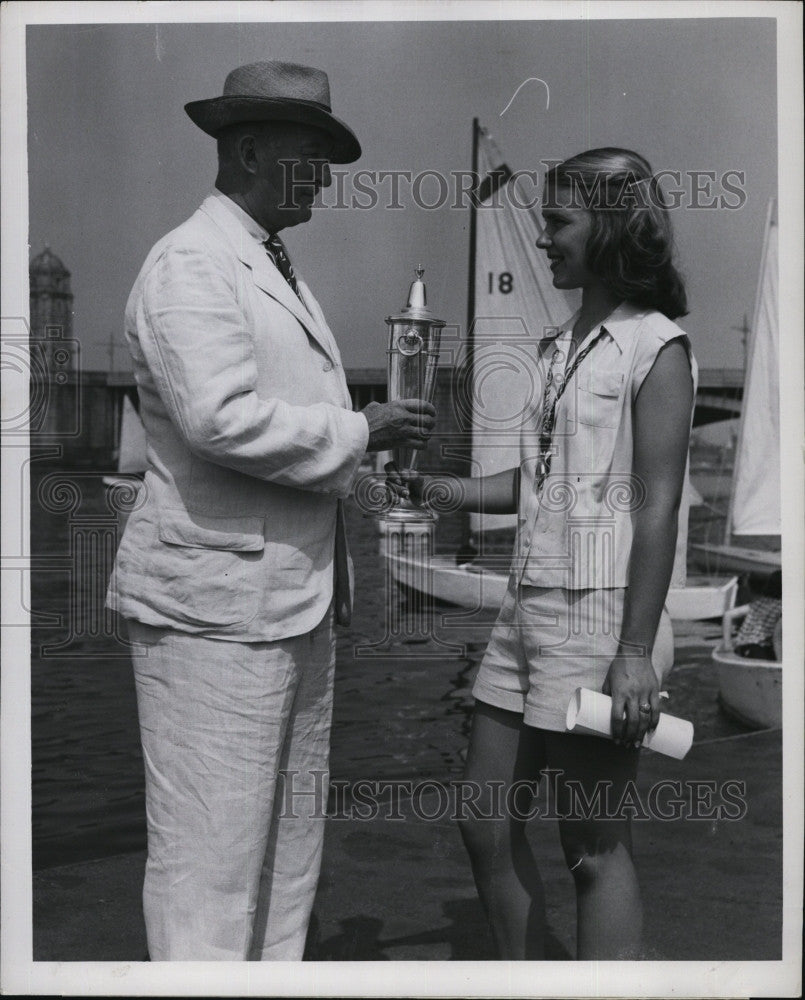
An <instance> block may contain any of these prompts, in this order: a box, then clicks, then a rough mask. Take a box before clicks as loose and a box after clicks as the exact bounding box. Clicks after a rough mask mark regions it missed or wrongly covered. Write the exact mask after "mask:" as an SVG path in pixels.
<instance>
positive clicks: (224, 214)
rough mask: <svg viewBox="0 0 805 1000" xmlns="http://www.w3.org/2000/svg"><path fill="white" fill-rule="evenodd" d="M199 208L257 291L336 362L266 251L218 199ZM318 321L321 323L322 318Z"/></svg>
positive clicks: (324, 334) (325, 335)
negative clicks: (277, 305)
mask: <svg viewBox="0 0 805 1000" xmlns="http://www.w3.org/2000/svg"><path fill="white" fill-rule="evenodd" d="M201 208H202V211H204V212H205V213H206V214H207V215H209V216H210V217H211V218H212V220H213V221H214V222H215V223H216V225H217V226H218V227H219V229H221V230H222V231H223V234H224V235H225V236H226V238H227V240H228V242H229V244H230V245H231V246H232V248H233V250H234V251H235V253H236V255H237V257H238V259H239V260H241V261H242V262H243V263H244V264H245V265H246V266H247V267H248V268H249V270H250V271H251V273H252V278H253V280H254V283H255V284H256V285H257V287H258V288H260V289H261V290H262V291H264V292H265V293H266V294H267V295H270V296H271V297H272V298H273V299H276V300H277V301H278V302H280V303H281V304H282V305H283V306H285V308H286V309H287V310H288V311H289V312H291V313H293V315H294V316H295V317H296V318H297V319H298V320H299V322H300V323H301V324H302V326H303V327H304V328H305V330H306V331H307V332H308V334H309V335H310V336H311V337H313V339H314V340H315V341H316V342H317V343H318V344H319V345H320V347H321V348H322V349H323V350H324V351H326V353H327V354H328V355H329V356H330V357H331V358H332V360H333V361H335V362H338V361H339V358H338V352H337V348H336V350H335V353H334V352H333V348H334V346H335V343H334V341H333V338H332V334H331V333H330V331H329V329H327V325H326V323H325V324H324V329H321V328H320V326H319V323H318V322H317V317H316V316H314V315H313V314H312V313H311V312H310V310H309V309H308V308H306V306H305V305H304V304H303V303H302V302H301V301H300V299H299V297H298V296H297V295H296V294H295V293H294V290H293V289H292V288H291V286H290V285H289V284H288V282H287V281H286V280H285V278H283V276H282V275H281V274H280V272H279V271H278V270H277V268H276V267H275V265H274V262H273V261H272V260H271V259H270V258H269V256H268V253H267V252H266V250H265V247H263V246H261V244H260V243H259V242H258V241H257V240H256V239H255V238H254V237H252V236H251V235H250V234H249V233H247V232H246V231H245V230H244V228H243V226H242V225H241V224H240V223H239V222H238V220H237V219H236V218H235V216H234V215H233V214H232V213H231V212H230V211H228V210H227V209H226V208H225V207H224V206H223V205H221V204H220V202H219V200H218V198H216V197H212V196H211V197H209V198H207V199H206V201H205V202H204V203H203V205H202V206H201ZM305 289H307V286H305ZM307 294H308V297H309V298H308V301H309V300H310V292H309V291H308V293H307ZM318 315H319V316H321V310H318ZM321 318H322V320H323V317H321Z"/></svg>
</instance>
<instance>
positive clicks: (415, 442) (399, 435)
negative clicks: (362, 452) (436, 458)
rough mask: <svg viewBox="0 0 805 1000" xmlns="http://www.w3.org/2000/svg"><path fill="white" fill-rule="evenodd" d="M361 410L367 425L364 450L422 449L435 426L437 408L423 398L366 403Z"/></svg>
mask: <svg viewBox="0 0 805 1000" xmlns="http://www.w3.org/2000/svg"><path fill="white" fill-rule="evenodd" d="M361 413H362V414H363V415H364V416H365V417H366V421H367V423H368V424H369V443H368V445H367V446H366V450H367V451H385V450H386V449H389V448H424V447H425V445H426V444H427V443H428V438H430V436H431V434H432V433H433V428H434V426H435V425H436V410H435V409H434V407H433V406H432V405H431V404H430V403H426V402H425V400H424V399H399V400H396V401H395V402H393V403H369V405H368V406H365V407H364V408H363V409H362V410H361Z"/></svg>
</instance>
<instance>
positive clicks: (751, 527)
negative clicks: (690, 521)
mask: <svg viewBox="0 0 805 1000" xmlns="http://www.w3.org/2000/svg"><path fill="white" fill-rule="evenodd" d="M777 233H778V227H777V206H776V201H775V200H772V201H771V202H770V203H769V208H768V212H767V216H766V228H765V234H764V240H763V256H762V260H761V266H760V278H759V280H758V289H757V296H756V301H755V316H754V322H753V324H752V328H751V340H750V345H749V351H748V354H747V376H746V387H745V390H744V398H743V407H742V410H741V420H740V429H739V433H738V448H737V452H736V459H735V468H734V474H733V482H732V490H731V493H730V504H729V512H728V515H727V527H726V532H725V542H724V544H723V545H719V546H710V547H709V548H707V547H704V548H706V551H708V552H709V553H711V554H715V555H717V556H720V557H721V558H722V559H724V560H731V561H732V564H733V565H736V564H737V565H740V566H742V567H745V568H747V569H751V570H754V571H758V570H765V571H766V572H769V571H771V570H774V569H779V568H780V537H781V530H782V523H781V504H780V488H781V484H780V423H779V367H778V366H779V338H780V333H779V313H778V287H777V278H778V273H777V268H778V258H777V251H778V237H777ZM731 536H739V537H741V536H749V537H750V538H754V539H759V538H763V539H767V540H769V541H770V542H771V545H772V546H775V547H772V548H766V549H760V548H753V547H752V546H751V545H744V546H736V545H734V544H730V542H731ZM748 610H749V605H748V604H747V605H742V606H741V607H738V608H733V609H731V610H730V611H728V612H727V613H725V615H724V618H723V623H722V641H721V644H720V645H719V646H718V648H717V649H716V650H714V652H713V660H714V662H715V665H716V671H717V673H718V682H719V700H720V702H721V705H722V707H723V708H724V709H725V710H726V711H727V712H728V713H729V714H731V715H733V716H735V717H737V718H738V719H740V720H741V721H742V722H744V723H747V724H748V725H751V726H754V727H760V728H771V727H777V726H780V725H781V722H782V662H780V661H776V660H771V661H770V660H756V659H751V658H747V657H743V656H738V654H737V653H735V651H734V645H733V643H734V640H733V635H732V630H733V627H734V626H735V625H736V624H737V623H738V622H739V621H740V619H741V618H743V617H744V616H745V615H746V614H747V612H748Z"/></svg>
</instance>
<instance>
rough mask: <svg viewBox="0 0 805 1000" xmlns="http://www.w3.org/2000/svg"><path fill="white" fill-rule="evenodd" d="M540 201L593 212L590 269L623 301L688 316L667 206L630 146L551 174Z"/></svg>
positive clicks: (590, 154)
mask: <svg viewBox="0 0 805 1000" xmlns="http://www.w3.org/2000/svg"><path fill="white" fill-rule="evenodd" d="M545 197H546V203H550V202H551V201H554V202H556V203H557V204H559V205H564V206H567V205H572V206H574V207H579V208H584V209H587V210H588V211H589V212H591V214H592V232H591V233H590V238H589V240H588V243H587V266H588V267H589V269H590V270H591V271H592V272H593V274H596V275H597V276H598V277H600V278H602V279H603V280H604V281H605V282H606V283H607V284H608V285H609V286H610V288H612V290H613V291H614V292H616V293H617V294H618V295H619V296H620V297H621V298H623V299H626V300H627V301H629V302H632V303H633V304H634V305H637V306H641V307H643V308H649V309H657V310H658V311H659V312H661V313H664V314H665V315H666V316H667V317H668V318H669V319H677V318H678V317H680V316H684V315H686V313H687V311H688V303H687V294H686V292H685V282H684V281H683V279H682V276H681V275H680V273H679V271H678V270H677V269H676V267H675V266H674V261H673V258H674V240H673V231H672V228H671V219H670V216H669V213H668V207H667V204H666V202H665V198H664V196H663V193H662V191H661V189H660V185H659V181H658V180H657V178H656V177H655V175H654V172H653V170H652V169H651V165H650V164H649V163H648V161H647V160H645V159H644V158H643V157H642V156H640V155H638V154H637V153H634V152H632V151H631V150H629V149H618V148H615V147H610V146H606V147H602V148H600V149H590V150H587V152H584V153H579V154H578V155H576V156H572V157H570V159H568V160H565V161H564V162H563V163H560V164H558V165H556V166H554V167H551V168H550V169H549V170H548V172H547V174H546V177H545ZM568 199H572V200H571V201H568Z"/></svg>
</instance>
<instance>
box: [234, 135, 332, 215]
mask: <svg viewBox="0 0 805 1000" xmlns="http://www.w3.org/2000/svg"><path fill="white" fill-rule="evenodd" d="M331 147H332V141H331V139H330V136H329V135H328V134H327V133H326V132H325V131H323V130H322V129H318V128H314V127H312V126H309V125H300V124H295V123H289V122H277V123H268V124H266V125H265V126H264V127H263V128H261V129H260V131H259V132H257V133H256V135H255V152H256V170H255V175H254V185H253V187H252V190H251V192H250V201H251V202H252V208H253V209H254V211H255V213H256V217H257V218H258V219H259V218H269V217H271V218H276V219H277V220H278V224H276V225H274V226H272V227H271V228H272V229H274V230H276V229H284V228H287V227H288V226H297V225H299V224H300V223H303V222H307V221H308V220H309V219H310V217H311V213H312V207H313V202H314V200H315V198H316V195H317V194H318V192H319V190H320V189H321V188H323V187H327V186H329V184H330V183H331V177H330V167H329V158H330V155H331Z"/></svg>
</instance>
